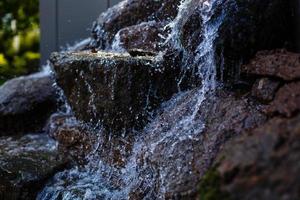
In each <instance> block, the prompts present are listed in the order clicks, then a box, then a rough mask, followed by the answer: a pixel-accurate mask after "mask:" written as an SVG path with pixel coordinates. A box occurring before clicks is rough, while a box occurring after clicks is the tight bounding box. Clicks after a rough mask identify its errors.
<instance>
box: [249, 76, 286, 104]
mask: <svg viewBox="0 0 300 200" xmlns="http://www.w3.org/2000/svg"><path fill="white" fill-rule="evenodd" d="M279 86H280V82H279V81H277V80H273V79H270V78H261V79H257V80H256V81H255V83H254V85H253V87H252V92H251V95H252V96H253V97H255V98H256V99H258V100H259V101H261V102H265V103H267V102H270V101H272V100H273V99H274V96H275V93H276V91H277V89H278V88H279Z"/></svg>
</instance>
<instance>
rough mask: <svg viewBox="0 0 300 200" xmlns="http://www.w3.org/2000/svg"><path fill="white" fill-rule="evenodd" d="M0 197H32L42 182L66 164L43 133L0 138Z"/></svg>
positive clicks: (11, 198) (29, 199)
mask: <svg viewBox="0 0 300 200" xmlns="http://www.w3.org/2000/svg"><path fill="white" fill-rule="evenodd" d="M0 155H1V156H0V199H5V200H17V199H24V200H31V199H35V197H36V195H37V193H38V192H39V190H40V189H41V188H42V187H43V185H44V184H45V182H46V181H47V180H48V179H49V178H51V177H52V176H53V175H54V174H55V173H56V172H58V171H59V170H61V169H62V168H63V167H65V166H66V163H67V161H66V160H64V159H62V158H61V157H60V156H59V154H58V151H57V148H56V142H55V141H54V140H51V139H50V138H49V137H48V136H47V135H45V134H39V135H26V136H23V137H1V138H0Z"/></svg>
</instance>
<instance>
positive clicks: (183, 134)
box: [132, 90, 266, 199]
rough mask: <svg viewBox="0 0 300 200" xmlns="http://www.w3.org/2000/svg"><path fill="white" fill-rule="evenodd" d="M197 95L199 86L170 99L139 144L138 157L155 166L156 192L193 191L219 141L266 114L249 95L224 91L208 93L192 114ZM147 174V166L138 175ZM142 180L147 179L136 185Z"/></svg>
mask: <svg viewBox="0 0 300 200" xmlns="http://www.w3.org/2000/svg"><path fill="white" fill-rule="evenodd" d="M198 98H199V94H198V92H197V90H194V91H190V92H186V93H185V94H183V95H179V96H178V97H177V98H175V99H173V100H172V101H171V102H169V103H168V104H167V105H171V106H170V107H167V108H166V109H165V110H164V112H163V113H162V114H161V115H159V116H158V117H157V118H156V119H155V120H154V121H153V122H152V123H151V124H150V125H148V126H147V128H146V132H145V133H144V137H145V138H144V139H143V141H145V143H142V144H141V146H142V150H141V152H140V155H141V156H140V157H139V158H140V162H141V163H142V164H141V165H143V166H145V165H146V166H152V172H151V173H153V174H152V175H151V176H152V177H154V178H153V179H154V180H155V181H153V182H155V185H150V187H153V188H155V187H156V186H157V187H158V188H156V189H157V190H156V191H155V193H157V195H159V198H162V199H176V198H177V199H178V198H179V199H180V198H183V197H185V196H186V195H190V194H193V193H194V192H195V190H196V188H195V185H197V184H198V183H199V180H200V179H201V177H202V176H203V175H204V173H205V172H206V170H207V169H209V167H210V166H211V163H212V162H213V160H214V158H215V157H216V155H217V152H218V150H219V148H220V146H221V145H222V144H224V143H225V142H226V141H227V140H228V139H229V138H231V137H232V136H233V135H238V134H240V133H242V132H243V131H244V130H247V129H250V128H252V127H256V126H258V125H260V124H262V123H264V121H265V120H266V117H265V116H264V115H263V114H262V113H260V112H259V111H258V108H256V107H255V105H253V104H252V103H251V102H249V101H248V100H246V99H237V98H235V97H234V95H233V94H230V93H226V92H221V91H219V92H218V95H217V97H214V96H213V95H212V96H210V97H208V98H207V99H206V100H205V101H204V102H203V104H202V105H201V108H200V109H199V113H198V114H197V116H196V118H195V119H192V117H191V115H192V113H193V111H194V109H195V105H194V104H195V103H196V102H197V99H198ZM204 124H205V126H204ZM145 163H147V164H145ZM155 173H158V174H155ZM143 174H145V176H147V177H148V176H149V172H148V173H147V172H142V173H141V177H140V179H141V180H146V181H148V182H149V180H148V178H145V177H143ZM140 185H143V184H142V183H140V184H138V186H137V187H138V188H139V187H140ZM148 190H150V188H147V187H146V186H145V188H144V189H141V190H140V189H136V190H133V191H132V195H137V194H139V192H138V191H148ZM142 194H143V193H142ZM142 194H140V195H142ZM143 195H145V194H143ZM153 198H155V197H153ZM156 198H157V196H156Z"/></svg>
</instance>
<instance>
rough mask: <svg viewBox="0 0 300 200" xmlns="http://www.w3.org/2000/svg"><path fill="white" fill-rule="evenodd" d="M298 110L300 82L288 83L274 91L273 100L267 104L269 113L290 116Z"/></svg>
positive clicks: (299, 108) (299, 106)
mask: <svg viewBox="0 0 300 200" xmlns="http://www.w3.org/2000/svg"><path fill="white" fill-rule="evenodd" d="M299 111H300V82H299V81H298V82H294V83H288V84H286V85H284V86H283V87H281V88H280V89H279V91H278V92H277V93H276V96H275V99H274V101H273V102H272V103H271V104H270V105H269V106H268V108H267V112H268V113H269V114H273V115H274V114H281V115H283V116H286V117H292V116H293V115H295V114H297V113H298V112H299Z"/></svg>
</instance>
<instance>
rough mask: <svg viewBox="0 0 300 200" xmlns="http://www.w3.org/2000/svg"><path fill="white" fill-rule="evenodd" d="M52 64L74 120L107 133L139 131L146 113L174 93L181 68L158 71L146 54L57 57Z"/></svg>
mask: <svg viewBox="0 0 300 200" xmlns="http://www.w3.org/2000/svg"><path fill="white" fill-rule="evenodd" d="M51 62H52V64H53V66H54V69H55V71H56V76H57V81H58V85H59V86H60V87H61V88H62V89H63V90H64V93H65V95H66V97H67V99H68V100H69V103H70V105H71V107H72V108H73V110H74V112H75V115H76V117H77V118H78V119H79V120H82V121H85V122H91V123H92V124H94V125H96V124H97V123H98V122H99V121H100V122H102V123H103V124H104V126H105V128H106V129H108V130H110V131H112V132H128V131H129V130H131V129H132V128H133V129H141V128H142V127H143V126H144V125H145V123H146V122H147V120H148V116H149V112H151V111H153V110H154V109H155V108H157V107H158V106H159V104H160V103H161V102H162V101H164V100H167V99H168V98H170V97H171V96H172V95H173V94H174V93H176V92H177V91H178V85H177V80H178V79H179V77H180V69H176V68H173V67H162V66H160V65H159V64H158V63H157V62H156V61H155V59H154V58H153V57H149V56H144V57H142V56H138V57H131V56H129V55H127V54H112V53H104V52H98V53H96V54H91V53H87V52H80V53H62V54H53V55H52V57H51ZM161 86H164V87H161ZM186 88H188V87H187V86H186V87H185V85H182V89H183V90H184V89H186Z"/></svg>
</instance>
